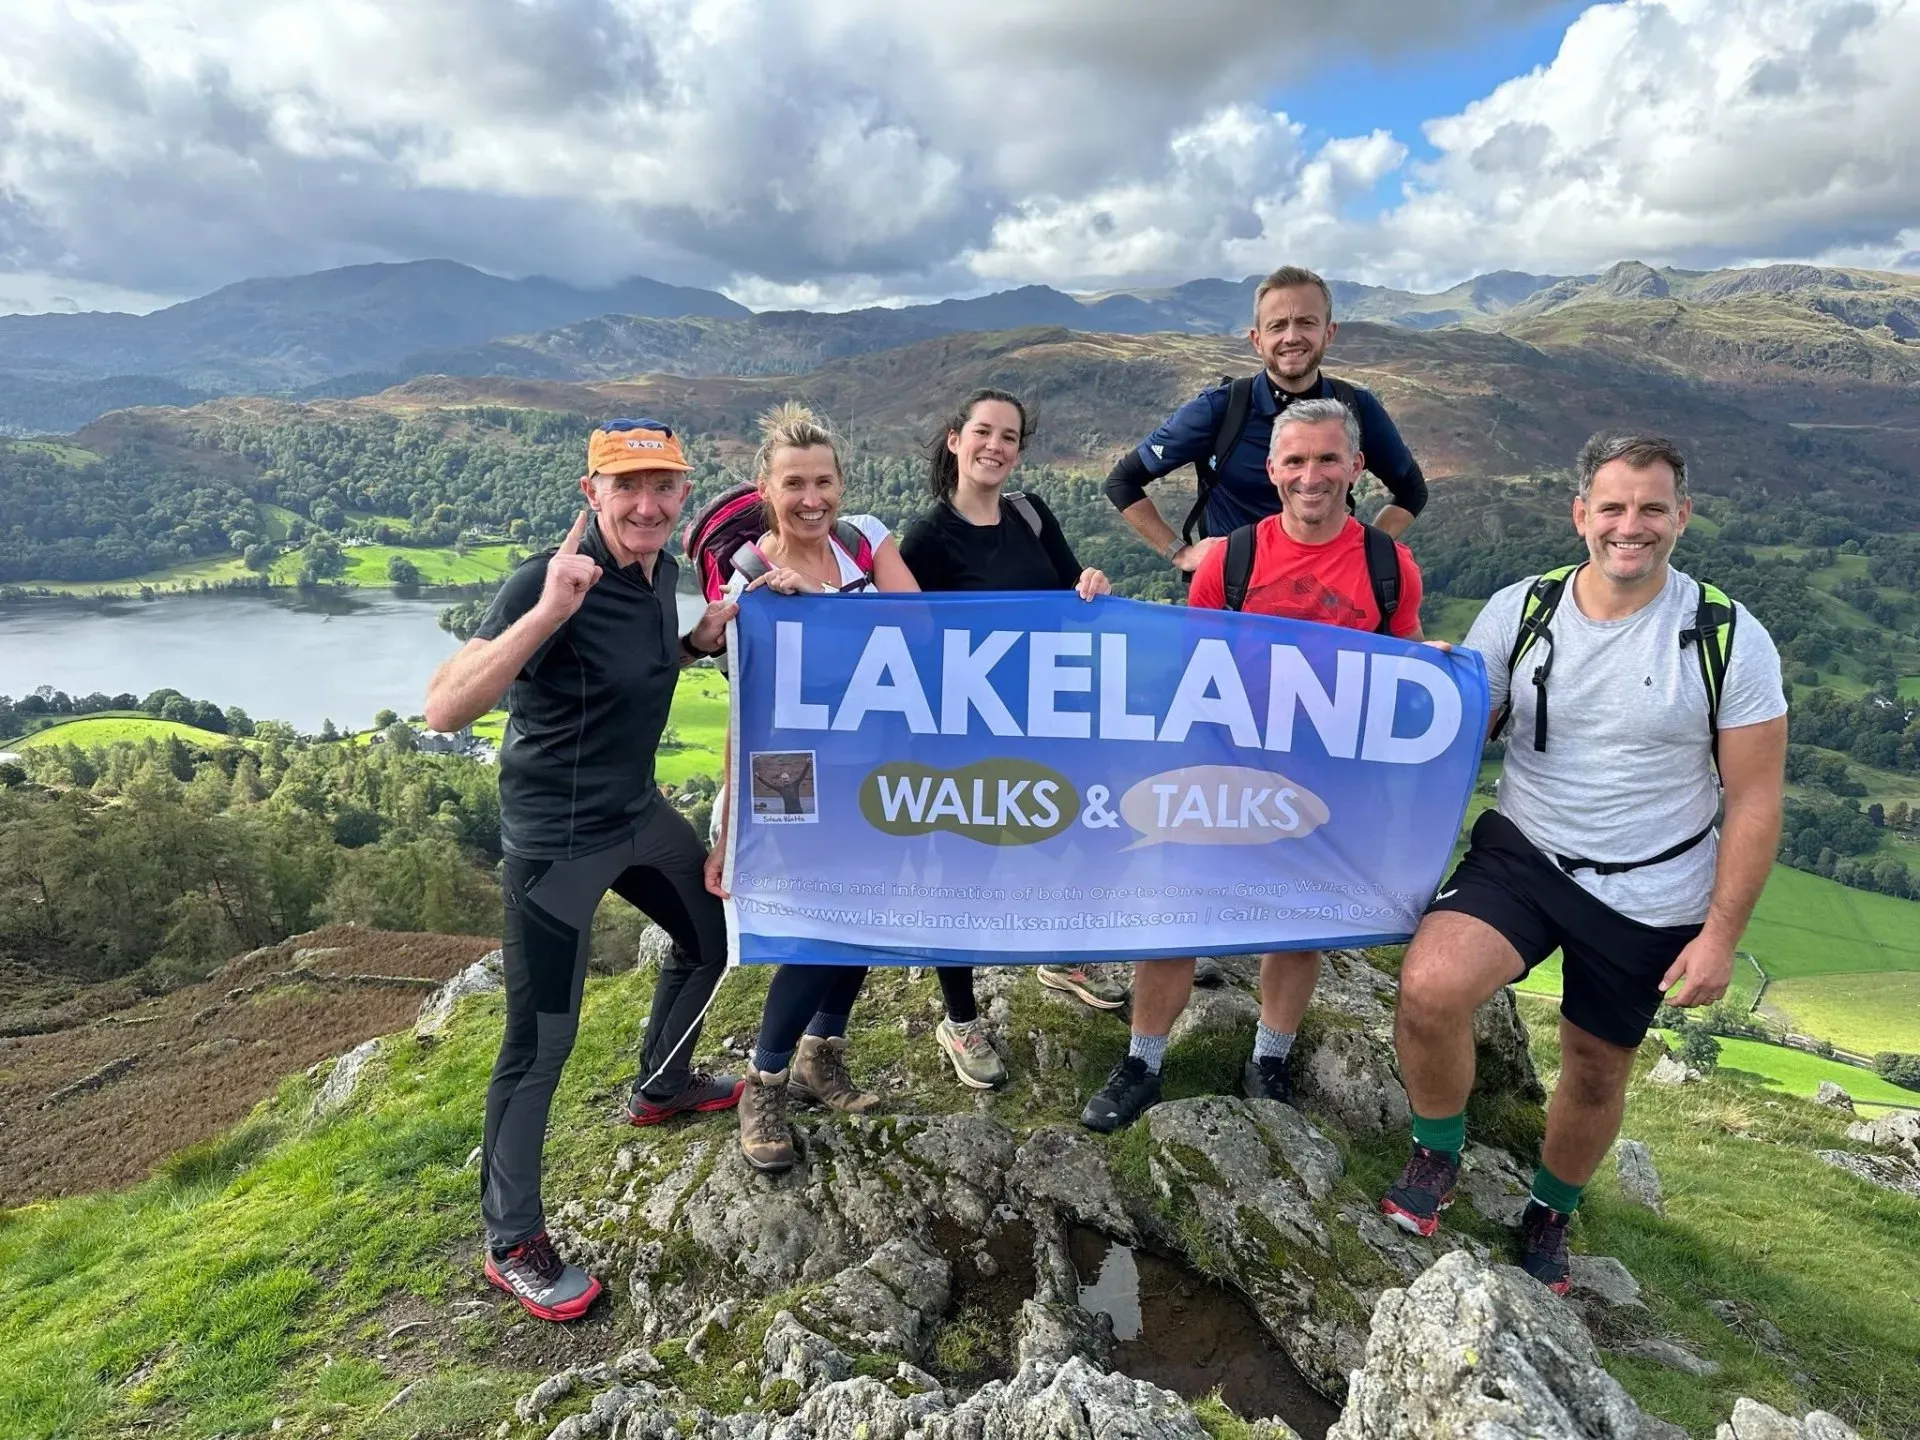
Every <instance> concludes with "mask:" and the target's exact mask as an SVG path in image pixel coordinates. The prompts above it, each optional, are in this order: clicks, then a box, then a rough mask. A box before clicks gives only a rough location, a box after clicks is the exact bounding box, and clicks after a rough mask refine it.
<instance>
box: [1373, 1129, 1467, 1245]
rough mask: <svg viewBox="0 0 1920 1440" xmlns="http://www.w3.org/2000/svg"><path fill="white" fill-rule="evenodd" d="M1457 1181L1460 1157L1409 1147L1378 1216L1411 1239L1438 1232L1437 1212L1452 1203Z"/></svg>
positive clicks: (1416, 1146)
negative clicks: (1411, 1156) (1404, 1165)
mask: <svg viewBox="0 0 1920 1440" xmlns="http://www.w3.org/2000/svg"><path fill="white" fill-rule="evenodd" d="M1459 1178H1460V1157H1459V1156H1458V1155H1455V1154H1452V1153H1450V1152H1449V1151H1446V1150H1429V1149H1428V1148H1427V1147H1426V1146H1424V1145H1419V1144H1416V1145H1415V1146H1414V1147H1413V1158H1412V1159H1411V1160H1409V1161H1407V1165H1406V1168H1405V1169H1404V1170H1402V1171H1401V1172H1400V1178H1399V1179H1398V1180H1396V1181H1395V1182H1394V1185H1393V1188H1392V1189H1391V1190H1389V1191H1387V1193H1386V1195H1385V1196H1384V1197H1383V1198H1382V1199H1381V1201H1380V1213H1381V1214H1382V1215H1385V1216H1386V1217H1387V1218H1388V1219H1389V1220H1391V1221H1393V1223H1394V1224H1396V1225H1398V1226H1399V1227H1400V1228H1401V1229H1402V1230H1405V1231H1407V1232H1408V1233H1409V1234H1413V1235H1431V1234H1433V1232H1434V1231H1435V1230H1438V1229H1439V1228H1440V1212H1441V1211H1442V1210H1444V1209H1446V1208H1447V1206H1449V1205H1451V1204H1452V1203H1453V1187H1454V1182H1455V1181H1457V1180H1458V1179H1459Z"/></svg>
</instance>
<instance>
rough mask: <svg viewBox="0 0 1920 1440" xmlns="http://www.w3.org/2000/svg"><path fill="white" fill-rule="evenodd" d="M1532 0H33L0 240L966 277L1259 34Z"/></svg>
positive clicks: (1169, 130)
mask: <svg viewBox="0 0 1920 1440" xmlns="http://www.w3.org/2000/svg"><path fill="white" fill-rule="evenodd" d="M1541 3H1544V0H1477V3H1468V4H1462V5H1453V6H1438V7H1436V6H1429V5H1426V4H1423V3H1418V0H1352V3H1350V4H1348V5H1346V6H1345V7H1327V6H1322V5H1315V4H1308V3H1304V0H1298V3H1286V4H1277V3H1274V0H1190V3H1188V4H1186V5H1184V6H1181V7H1177V8H1175V7H1168V6H1165V5H1164V4H1160V3H1157V0H994V3H986V4H979V5H975V6H973V7H970V9H969V10H968V11H967V12H965V13H960V14H955V13H951V12H947V11H944V10H940V9H937V8H936V7H931V6H901V5H897V4H895V3H892V0H814V3H810V4H808V5H806V6H804V7H803V6H794V5H785V4H778V3H770V0H410V3H408V4H405V5H388V4H383V3H376V0H337V3H333V4H329V5H326V6H314V5H310V4H307V3H305V0H194V3H173V4H168V3H160V0H123V3H115V4H108V3H105V0H90V3H89V0H77V3H74V4H71V5H62V6H35V7H28V8H27V10H26V11H25V13H24V14H23V15H18V16H14V17H10V20H9V34H8V41H7V45H6V46H5V48H4V51H0V205H4V207H6V208H5V210H4V211H0V270H12V271H20V272H24V271H34V272H40V273H51V274H59V275H70V276H72V277H74V278H75V279H76V280H90V281H94V282H99V283H113V284H118V285H123V286H128V287H131V288H135V289H140V290H147V291H155V292H178V291H192V290H196V289H203V288H206V287H208V286H210V285H213V284H216V283H220V282H222V281H227V280H231V279H234V278H238V277H239V276H242V275H252V274H260V273H288V272H294V271H299V270H304V269H311V268H315V267H319V266H324V265H333V264H342V263H351V262H358V261H366V260H373V259H397V258H412V257H415V256H419V255H423V254H435V255H450V256H453V257H455V258H459V259H463V260H466V261H468V262H470V263H475V264H479V265H482V266H486V267H488V268H493V269H498V270H503V271H508V272H520V273H524V272H530V271H545V272H556V273H560V274H562V275H565V276H567V277H568V278H573V279H579V280H607V279H611V278H613V277H615V276H617V275H622V274H627V273H633V272H643V273H652V274H657V275H660V276H662V277H664V278H669V279H676V280H684V281H695V282H703V283H715V282H718V281H724V280H727V279H735V280H736V281H737V282H738V283H739V284H740V285H742V286H743V287H747V288H751V287H753V286H756V285H758V286H774V287H779V286H807V285H814V286H821V287H825V288H826V289H839V288H847V289H854V290H859V289H864V290H867V291H896V290H897V291H903V292H904V291H910V290H911V289H913V288H914V287H915V286H916V285H917V284H927V283H934V284H938V283H941V282H944V281H946V280H948V279H949V278H953V277H956V276H957V277H958V278H960V279H962V280H964V278H965V277H964V272H961V271H956V269H955V267H956V265H957V264H959V263H960V262H959V260H958V257H961V256H962V255H964V254H967V253H970V252H973V251H976V250H977V251H980V252H982V253H988V252H991V251H992V250H993V248H994V241H993V235H994V231H995V227H996V226H997V225H999V224H1000V223H1001V222H1002V221H1003V220H1004V219H1006V218H1007V217H1015V218H1018V217H1019V216H1020V215H1021V214H1022V213H1023V207H1025V206H1026V205H1027V204H1028V203H1029V199H1030V197H1034V196H1047V197H1059V198H1060V200H1061V201H1062V203H1067V204H1072V203H1075V202H1076V201H1078V200H1080V199H1082V198H1084V197H1085V196H1087V195H1089V194H1092V193H1095V192H1098V191H1103V190H1110V189H1125V188H1126V187H1128V186H1148V187H1150V186H1152V185H1154V184H1157V183H1163V182H1164V181H1165V180H1166V179H1167V178H1168V177H1167V166H1168V165H1169V164H1170V163H1173V162H1174V161H1175V160H1177V159H1178V158H1179V156H1180V155H1181V154H1185V153H1186V152H1184V151H1181V152H1178V153H1176V151H1173V150H1170V149H1169V141H1170V139H1171V140H1176V141H1179V143H1181V144H1184V143H1185V141H1184V140H1181V138H1180V137H1186V136H1189V135H1191V136H1193V137H1195V141H1194V143H1195V144H1198V145H1199V146H1200V148H1201V150H1202V151H1203V152H1205V153H1206V154H1208V155H1209V156H1211V157H1213V158H1215V159H1218V160H1219V161H1220V162H1221V163H1227V162H1228V161H1229V160H1230V158H1231V157H1229V156H1227V155H1226V149H1227V148H1230V146H1228V145H1227V142H1226V141H1225V140H1222V142H1221V144H1220V145H1210V144H1209V142H1208V140H1207V135H1208V132H1209V129H1210V127H1211V128H1214V129H1217V128H1219V127H1221V126H1225V127H1227V128H1229V129H1232V128H1233V127H1235V126H1239V125H1241V124H1242V123H1243V117H1242V113H1241V111H1240V110H1239V108H1238V106H1239V102H1241V101H1242V100H1243V99H1244V97H1245V96H1247V95H1249V94H1256V93H1259V92H1260V90H1261V89H1263V88H1264V87H1265V86H1267V85H1269V84H1270V83H1271V80H1272V77H1273V75H1274V74H1275V73H1276V72H1277V70H1279V69H1280V68H1281V67H1283V66H1292V65H1298V64H1305V63H1314V62H1316V61H1320V62H1324V61H1325V60H1326V58H1327V57H1330V56H1338V55H1341V54H1350V53H1355V52H1357V51H1361V50H1374V51H1386V50H1394V49H1400V48H1406V47H1413V48H1417V47H1419V46H1420V45H1422V44H1429V43H1439V42H1447V41H1457V40H1458V39H1459V38H1460V37H1461V36H1462V35H1464V34H1466V33H1468V31H1469V30H1470V28H1471V26H1473V25H1474V24H1476V23H1480V22H1482V21H1485V20H1488V19H1498V18H1502V17H1504V16H1507V15H1510V14H1514V13H1521V12H1524V11H1526V10H1529V9H1531V8H1537V6H1538V5H1539V4H1541ZM1266 143H1268V142H1264V141H1263V142H1260V144H1266ZM1258 148H1259V144H1256V146H1255V149H1258ZM1176 149H1177V147H1176ZM1142 157H1145V160H1146V163H1144V164H1143V163H1142ZM1249 163H1251V164H1252V165H1253V170H1252V171H1250V172H1249V174H1255V175H1264V174H1266V173H1267V172H1266V170H1265V169H1262V168H1261V167H1262V166H1263V165H1264V164H1265V161H1262V160H1260V159H1259V158H1258V157H1257V156H1256V157H1250V159H1249ZM1240 203H1241V204H1242V205H1243V206H1245V207H1251V206H1252V205H1253V204H1254V197H1252V196H1246V197H1242V199H1241V202H1240ZM8 212H11V214H12V216H13V219H12V220H11V221H8V220H6V219H5V218H3V217H4V215H5V214H6V213H8ZM1232 224H1238V225H1239V226H1240V227H1241V228H1242V229H1246V228H1248V227H1249V226H1250V224H1251V222H1250V221H1249V220H1247V219H1246V218H1245V216H1244V215H1243V216H1242V217H1241V218H1240V219H1239V220H1238V221H1236V222H1232V223H1230V224H1229V227H1228V228H1229V229H1231V228H1232ZM1147 248H1148V249H1151V248H1152V247H1147ZM1155 253H1162V254H1169V255H1171V253H1172V252H1171V251H1169V250H1168V249H1167V248H1166V247H1164V246H1163V247H1161V249H1160V250H1159V251H1157V252H1155ZM1069 258H1070V257H1069Z"/></svg>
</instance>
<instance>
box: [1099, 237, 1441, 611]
mask: <svg viewBox="0 0 1920 1440" xmlns="http://www.w3.org/2000/svg"><path fill="white" fill-rule="evenodd" d="M1339 328H1340V327H1339V326H1338V325H1336V324H1334V323H1333V292H1332V291H1331V290H1329V289H1328V288H1327V282H1326V281H1324V280H1322V279H1321V278H1320V277H1319V276H1318V275H1316V274H1314V273H1313V272H1312V271H1311V270H1303V269H1301V268H1300V267H1299V266H1297V265H1283V266H1282V267H1281V268H1280V269H1278V270H1276V271H1274V272H1273V273H1272V274H1271V275H1269V276H1268V277H1267V278H1266V279H1265V280H1262V281H1261V282H1260V286H1259V288H1258V289H1256V290H1255V291H1254V292H1253V328H1252V329H1251V330H1249V331H1248V332H1247V338H1248V339H1249V340H1250V341H1251V342H1252V344H1253V349H1254V353H1255V354H1257V355H1258V356H1259V357H1260V359H1261V360H1262V361H1263V362H1264V364H1265V367H1266V368H1265V370H1264V372H1263V373H1262V374H1260V375H1258V376H1255V377H1254V380H1253V383H1252V387H1251V392H1250V393H1249V394H1248V396H1247V400H1248V405H1247V410H1246V420H1245V424H1244V426H1243V427H1242V428H1241V430H1240V435H1239V439H1238V441H1237V442H1236V443H1234V444H1233V446H1232V448H1231V449H1230V450H1229V451H1228V452H1227V454H1226V457H1225V459H1224V461H1223V462H1222V463H1221V465H1220V468H1219V471H1218V473H1217V474H1216V473H1212V472H1211V470H1210V471H1209V474H1210V483H1209V485H1208V486H1207V487H1206V497H1207V498H1206V511H1205V515H1204V522H1205V523H1204V527H1203V528H1202V529H1201V531H1200V535H1201V536H1202V537H1205V538H1200V539H1197V540H1195V541H1194V542H1193V543H1191V544H1189V543H1188V542H1187V541H1186V540H1185V538H1184V537H1183V536H1180V535H1177V534H1175V533H1174V531H1173V527H1171V526H1170V525H1168V524H1167V522H1166V520H1165V519H1163V518H1162V517H1161V514H1160V512H1159V510H1158V509H1157V508H1156V507H1155V506H1154V503H1153V501H1152V500H1150V499H1148V498H1147V489H1146V487H1147V486H1148V485H1149V484H1151V483H1152V482H1153V481H1155V480H1158V479H1159V478H1160V477H1161V476H1162V475H1166V474H1169V473H1171V472H1172V471H1174V470H1177V469H1179V468H1180V467H1181V466H1182V465H1189V464H1193V463H1195V462H1196V461H1197V462H1199V463H1200V464H1201V465H1202V466H1209V467H1210V466H1211V462H1212V457H1213V455H1214V453H1215V441H1216V438H1217V437H1219V436H1220V433H1221V431H1222V429H1223V428H1224V426H1225V424H1226V422H1227V420H1228V418H1229V417H1228V409H1229V401H1230V398H1231V392H1232V387H1231V386H1230V385H1217V386H1215V387H1213V388H1212V389H1210V390H1203V391H1201V392H1200V394H1199V395H1197V396H1195V397H1194V398H1193V399H1192V400H1189V401H1188V402H1187V403H1186V404H1185V405H1182V406H1181V407H1180V408H1179V409H1178V410H1176V411H1174V413H1173V414H1172V415H1170V416H1168V417H1167V419H1166V420H1165V421H1164V422H1163V423H1162V424H1161V426H1160V428H1159V429H1158V430H1155V431H1154V432H1153V434H1151V435H1149V436H1148V437H1147V438H1146V439H1145V440H1144V441H1143V442H1142V443H1141V445H1140V447H1139V448H1138V449H1136V450H1131V451H1129V452H1128V453H1127V454H1126V455H1125V456H1124V457H1122V459H1121V460H1120V463H1119V464H1117V465H1115V466H1114V467H1113V473H1112V474H1110V475H1108V476H1107V486H1106V490H1107V498H1108V499H1109V500H1111V501H1113V503H1114V505H1115V506H1116V507H1117V508H1118V509H1119V511H1120V513H1121V514H1122V515H1123V516H1125V517H1126V521H1127V523H1128V524H1129V525H1131V526H1132V527H1133V529H1134V533H1136V534H1137V535H1139V537H1140V538H1141V539H1142V540H1145V541H1146V542H1147V544H1149V545H1151V546H1152V547H1153V548H1154V549H1155V550H1156V551H1158V552H1159V553H1160V554H1161V555H1163V556H1165V557H1166V558H1167V560H1168V561H1170V562H1171V563H1172V564H1173V565H1174V566H1175V567H1177V568H1178V569H1180V570H1184V571H1186V572H1187V573H1188V574H1192V573H1193V572H1194V571H1195V570H1197V569H1199V568H1200V562H1201V561H1202V560H1203V559H1205V558H1206V554H1207V551H1209V550H1210V549H1212V548H1213V547H1214V546H1215V545H1217V544H1219V543H1220V542H1221V541H1222V540H1224V539H1225V538H1226V537H1227V536H1228V535H1231V534H1232V533H1233V532H1234V531H1235V530H1237V529H1239V528H1240V527H1241V526H1242V525H1251V524H1253V523H1255V522H1256V521H1258V520H1262V519H1264V518H1266V517H1267V516H1269V515H1272V514H1275V513H1277V512H1278V510H1279V507H1280V497H1279V492H1278V491H1277V490H1276V489H1275V488H1274V485H1273V482H1272V481H1271V480H1270V479H1268V478H1267V447H1268V442H1269V441H1270V440H1271V439H1272V436H1273V422H1274V419H1275V417H1276V416H1278V415H1279V414H1280V412H1281V411H1283V410H1285V409H1286V407H1287V406H1289V405H1291V404H1292V403H1293V402H1294V401H1296V400H1309V399H1322V398H1332V399H1339V400H1342V401H1345V402H1346V404H1347V406H1348V407H1349V408H1350V409H1351V410H1352V411H1353V412H1354V415H1355V418H1357V419H1358V420H1359V422H1360V448H1361V451H1362V453H1363V454H1364V455H1365V457H1366V468H1367V469H1368V470H1370V471H1372V472H1373V474H1374V475H1376V476H1378V477H1379V478H1380V479H1381V480H1382V481H1383V482H1385V484H1386V487H1387V490H1388V491H1389V492H1390V493H1391V494H1392V496H1393V502H1392V503H1391V504H1390V505H1387V506H1386V507H1385V508H1384V509H1382V510H1381V511H1380V513H1379V515H1377V516H1376V517H1374V521H1373V523H1374V524H1375V525H1376V526H1378V527H1379V528H1380V529H1382V530H1384V531H1386V532H1387V533H1388V534H1389V535H1392V536H1394V537H1395V538H1396V539H1397V538H1399V537H1400V536H1401V535H1402V534H1404V533H1405V532H1406V529H1407V527H1408V526H1409V525H1411V524H1412V523H1413V517H1414V516H1415V515H1418V514H1419V513H1420V509H1421V507H1422V506H1424V505H1425V504H1426V503H1427V482H1426V478H1425V477H1424V476H1422V475H1421V473H1420V466H1419V464H1418V463H1416V462H1415V460H1414V458H1413V456H1412V454H1410V453H1409V452H1408V450H1407V446H1406V442H1405V441H1403V440H1402V439H1401V438H1400V432H1399V431H1398V430H1396V429H1395V428H1394V425H1393V421H1392V420H1391V419H1390V418H1389V417H1388V415H1387V412H1386V408H1385V407H1384V406H1383V405H1381V403H1380V402H1379V401H1378V400H1376V399H1375V398H1374V397H1373V396H1372V394H1370V393H1369V392H1368V391H1365V390H1362V389H1361V388H1360V387H1359V386H1357V385H1348V384H1347V383H1346V382H1344V381H1336V380H1334V379H1332V378H1330V377H1329V376H1326V375H1323V374H1321V373H1320V361H1321V358H1322V357H1323V356H1324V355H1325V354H1326V353H1327V346H1328V345H1330V344H1331V343H1332V342H1333V337H1334V335H1335V334H1336V333H1337V332H1338V330H1339ZM1229 438H1230V437H1229Z"/></svg>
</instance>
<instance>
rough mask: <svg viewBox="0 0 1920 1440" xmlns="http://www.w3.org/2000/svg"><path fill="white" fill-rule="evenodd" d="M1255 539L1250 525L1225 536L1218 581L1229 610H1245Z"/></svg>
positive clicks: (1251, 576) (1251, 574)
mask: <svg viewBox="0 0 1920 1440" xmlns="http://www.w3.org/2000/svg"><path fill="white" fill-rule="evenodd" d="M1255 539H1256V537H1255V535H1254V527H1253V526H1251V525H1242V526H1241V527H1240V528H1239V529H1238V530H1235V531H1234V532H1233V533H1232V534H1231V535H1229V536H1227V557H1226V563H1225V565H1224V566H1223V567H1222V568H1221V571H1220V580H1221V583H1222V585H1223V586H1224V588H1225V591H1226V602H1227V609H1229V610H1244V609H1245V608H1246V605H1247V584H1248V582H1249V581H1251V580H1252V579H1253V556H1254V551H1255V549H1256V548H1257V547H1256V545H1255V543H1254V542H1255Z"/></svg>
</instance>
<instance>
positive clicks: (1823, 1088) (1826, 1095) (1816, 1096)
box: [1813, 1080, 1853, 1115]
mask: <svg viewBox="0 0 1920 1440" xmlns="http://www.w3.org/2000/svg"><path fill="white" fill-rule="evenodd" d="M1813 1103H1814V1104H1816V1105H1825V1106H1827V1107H1828V1108H1829V1109H1833V1110H1844V1111H1846V1112H1847V1114H1849V1115H1851V1114H1853V1096H1851V1095H1849V1094H1848V1093H1847V1092H1846V1089H1845V1088H1844V1087H1843V1086H1840V1085H1836V1084H1834V1082H1833V1081H1831V1080H1822V1081H1821V1082H1820V1088H1819V1089H1818V1090H1816V1091H1814V1092H1813Z"/></svg>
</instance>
